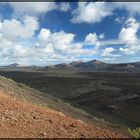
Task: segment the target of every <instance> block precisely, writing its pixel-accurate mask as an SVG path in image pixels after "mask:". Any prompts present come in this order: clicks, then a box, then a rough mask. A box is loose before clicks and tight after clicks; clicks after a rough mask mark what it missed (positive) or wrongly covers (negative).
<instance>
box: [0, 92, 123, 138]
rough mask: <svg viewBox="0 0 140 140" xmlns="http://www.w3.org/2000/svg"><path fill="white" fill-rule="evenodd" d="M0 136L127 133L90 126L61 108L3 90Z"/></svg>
mask: <svg viewBox="0 0 140 140" xmlns="http://www.w3.org/2000/svg"><path fill="white" fill-rule="evenodd" d="M0 114H1V115H0V128H1V129H0V137H2V138H9V137H10V138H11V137H21V138H23V137H24V138H25V137H32V138H37V137H42V138H43V137H47V138H58V137H59V138H60V137H63V138H69V137H71V138H79V137H92V138H93V137H96V138H97V137H100V138H101V137H102V138H104V137H112V138H122V137H125V136H123V135H121V134H116V133H114V132H111V131H109V130H106V129H103V128H100V127H98V126H94V127H93V126H92V127H91V126H89V125H87V124H85V123H83V122H82V121H80V120H74V119H72V118H70V117H68V116H65V115H64V114H62V113H61V112H57V111H53V110H50V109H48V108H42V107H40V106H37V105H33V104H31V103H27V102H24V101H19V100H14V99H13V98H11V97H10V96H7V95H5V94H3V93H2V92H0Z"/></svg>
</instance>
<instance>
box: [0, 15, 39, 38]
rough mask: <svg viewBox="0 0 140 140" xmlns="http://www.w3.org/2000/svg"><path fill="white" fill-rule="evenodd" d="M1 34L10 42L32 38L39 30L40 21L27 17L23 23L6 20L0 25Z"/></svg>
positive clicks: (15, 20)
mask: <svg viewBox="0 0 140 140" xmlns="http://www.w3.org/2000/svg"><path fill="white" fill-rule="evenodd" d="M0 25H1V27H0V32H1V34H2V36H3V38H6V39H8V40H19V39H25V38H31V37H32V36H33V35H34V33H35V31H36V30H37V29H38V21H37V19H36V18H34V17H30V16H26V17H24V19H23V21H22V22H21V21H19V20H17V19H14V18H13V19H11V20H7V19H5V20H4V21H3V22H1V23H0Z"/></svg>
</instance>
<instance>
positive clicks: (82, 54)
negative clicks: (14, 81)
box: [0, 2, 140, 65]
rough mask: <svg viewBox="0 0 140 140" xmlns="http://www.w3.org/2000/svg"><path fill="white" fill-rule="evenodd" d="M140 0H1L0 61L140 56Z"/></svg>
mask: <svg viewBox="0 0 140 140" xmlns="http://www.w3.org/2000/svg"><path fill="white" fill-rule="evenodd" d="M139 7H140V3H139V2H138V3H136V2H134V3H133V2H131V3H129V2H121V3H119V2H117V3H115V2H113V3H111V2H110V3H107V2H79V3H78V2H71V3H66V2H59V3H57V2H46V3H41V2H40V3H39V2H38V3H35V2H33V3H30V2H28V3H23V2H10V3H0V42H1V44H0V60H1V61H0V65H7V64H11V63H19V64H23V65H51V64H57V63H69V62H71V61H88V60H92V59H98V60H100V61H103V62H107V63H124V62H133V61H140V41H139V38H140V8H139Z"/></svg>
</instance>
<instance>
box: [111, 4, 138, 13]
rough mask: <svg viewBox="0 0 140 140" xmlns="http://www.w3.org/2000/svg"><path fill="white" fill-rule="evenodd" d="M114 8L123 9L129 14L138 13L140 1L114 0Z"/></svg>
mask: <svg viewBox="0 0 140 140" xmlns="http://www.w3.org/2000/svg"><path fill="white" fill-rule="evenodd" d="M113 4H114V9H117V8H118V9H125V10H127V11H128V12H129V14H131V15H135V14H140V8H139V7H140V3H139V2H130V3H129V2H115V3H113Z"/></svg>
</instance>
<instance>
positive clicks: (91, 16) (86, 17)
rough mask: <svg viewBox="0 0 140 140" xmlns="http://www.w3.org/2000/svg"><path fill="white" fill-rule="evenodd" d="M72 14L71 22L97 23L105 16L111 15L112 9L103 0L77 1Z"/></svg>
mask: <svg viewBox="0 0 140 140" xmlns="http://www.w3.org/2000/svg"><path fill="white" fill-rule="evenodd" d="M72 15H73V18H72V19H71V22H72V23H82V22H85V23H97V22H100V21H101V20H102V19H103V18H105V17H106V16H109V15H112V9H111V7H109V6H108V3H105V2H94V3H93V2H90V3H87V2H83V3H82V2H81V3H80V2H79V4H78V8H77V9H76V10H75V11H73V13H72Z"/></svg>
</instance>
